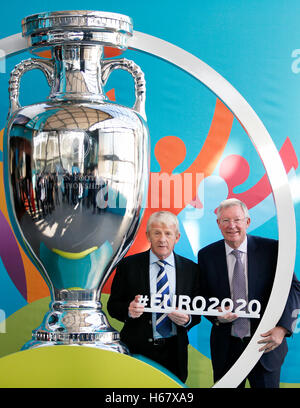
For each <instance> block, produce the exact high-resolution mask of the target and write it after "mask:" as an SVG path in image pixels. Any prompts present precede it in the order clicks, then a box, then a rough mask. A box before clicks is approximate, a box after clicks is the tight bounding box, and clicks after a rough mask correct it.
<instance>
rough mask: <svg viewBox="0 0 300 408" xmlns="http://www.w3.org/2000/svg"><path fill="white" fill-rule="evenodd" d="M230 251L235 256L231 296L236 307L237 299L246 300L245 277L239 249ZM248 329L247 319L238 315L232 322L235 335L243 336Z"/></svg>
mask: <svg viewBox="0 0 300 408" xmlns="http://www.w3.org/2000/svg"><path fill="white" fill-rule="evenodd" d="M231 253H232V254H233V255H234V256H235V258H236V261H235V265H234V270H233V277H232V297H233V303H234V308H236V307H237V306H238V304H237V303H236V301H237V299H245V300H247V293H246V278H245V272H244V266H243V263H242V260H241V253H240V251H238V250H237V249H234V250H233V251H232V252H231ZM242 310H245V308H244V309H241V311H242ZM248 331H249V319H247V318H244V317H239V318H237V319H236V320H235V321H234V322H233V333H234V335H235V336H237V337H240V338H243V337H245V336H246V335H247V333H248Z"/></svg>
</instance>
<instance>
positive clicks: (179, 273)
mask: <svg viewBox="0 0 300 408" xmlns="http://www.w3.org/2000/svg"><path fill="white" fill-rule="evenodd" d="M174 259H175V279H176V281H175V282H176V290H175V292H176V295H180V294H183V283H184V271H183V270H182V262H181V259H180V257H179V256H178V255H177V254H175V253H174Z"/></svg>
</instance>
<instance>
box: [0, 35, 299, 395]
mask: <svg viewBox="0 0 300 408" xmlns="http://www.w3.org/2000/svg"><path fill="white" fill-rule="evenodd" d="M129 47H130V48H133V49H136V50H139V51H143V52H146V53H149V54H151V55H155V56H157V57H159V58H162V59H164V60H166V61H168V62H170V63H172V64H174V65H176V66H177V67H180V68H181V69H183V70H185V71H186V72H188V73H189V74H190V75H192V76H194V77H195V78H196V79H198V80H199V81H201V82H202V83H203V84H204V85H205V86H207V87H208V88H209V89H210V90H211V91H212V92H213V93H214V94H215V95H217V97H218V98H220V99H221V100H222V101H223V103H224V104H225V105H227V106H228V108H229V109H230V110H231V111H232V113H233V114H234V115H235V116H236V118H237V119H238V120H239V121H240V123H241V124H242V126H243V127H244V129H245V131H246V133H247V134H248V136H249V138H250V140H251V141H252V143H253V145H254V146H255V148H256V150H257V152H258V154H259V156H260V158H261V160H262V162H263V165H264V167H265V169H266V172H267V175H268V177H269V181H270V184H271V187H272V191H273V196H274V201H275V206H276V210H277V218H278V234H279V252H278V262H277V269H276V276H275V279H274V285H273V288H272V292H271V296H270V299H269V302H268V305H267V308H266V311H265V313H264V315H263V317H262V320H261V322H260V324H259V326H258V328H257V330H256V332H255V333H254V335H253V338H252V339H251V341H250V343H249V345H248V347H247V348H246V350H245V351H244V353H243V354H242V355H241V356H240V358H239V359H238V360H237V362H236V363H235V364H234V365H233V367H232V368H231V369H230V370H229V371H228V372H227V373H226V374H225V375H224V377H223V378H221V379H220V380H219V381H218V382H217V383H216V384H215V385H214V386H213V388H235V387H237V386H238V385H239V384H240V383H241V381H242V380H243V379H244V378H245V377H246V376H247V375H248V373H249V372H250V371H251V369H252V368H253V367H254V365H255V364H256V363H257V361H258V360H259V358H260V356H261V353H260V352H259V351H258V349H259V346H258V345H257V341H258V340H259V339H260V334H261V333H264V332H266V331H268V330H269V329H271V328H272V327H274V326H275V325H276V323H277V322H278V320H279V319H280V316H281V314H282V312H283V309H284V305H285V303H286V300H287V297H288V294H289V289H290V285H291V281H292V276H293V270H294V264H295V256H296V223H295V212H294V206H293V200H292V195H291V191H290V188H289V184H288V179H287V175H286V172H285V169H284V166H283V163H282V161H281V159H280V156H279V153H278V151H277V149H276V147H275V145H274V143H273V141H272V138H271V137H270V135H269V133H268V131H267V130H266V128H265V127H264V125H263V123H262V122H261V120H260V119H259V117H258V116H257V115H256V113H255V112H254V110H253V109H252V108H251V106H250V105H249V104H248V103H247V101H246V100H245V99H244V98H243V97H242V96H241V95H240V94H239V92H238V91H237V90H236V89H235V88H234V87H233V86H232V85H231V84H230V83H229V82H228V81H226V80H225V79H224V78H223V77H222V76H221V75H220V74H218V73H217V72H216V71H214V70H213V69H212V68H211V67H209V66H208V65H207V64H205V63H204V62H203V61H201V60H200V59H199V58H197V57H195V56H194V55H192V54H190V53H188V52H187V51H184V50H183V49H181V48H179V47H177V46H175V45H173V44H171V43H168V42H166V41H164V40H161V39H159V38H157V37H153V36H151V35H148V34H144V33H141V32H138V31H134V36H133V37H132V38H131V39H130V41H129ZM0 49H1V50H3V51H4V53H5V55H6V56H9V55H11V54H15V53H17V52H21V51H24V50H26V49H27V45H26V42H25V40H24V39H23V38H22V36H21V34H20V33H19V34H15V35H13V36H10V37H6V38H4V39H1V40H0ZM278 299H281V302H278Z"/></svg>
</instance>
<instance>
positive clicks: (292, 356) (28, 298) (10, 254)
mask: <svg viewBox="0 0 300 408" xmlns="http://www.w3.org/2000/svg"><path fill="white" fill-rule="evenodd" d="M66 9H79V10H80V9H87V10H102V11H111V12H117V13H123V14H126V15H129V16H130V17H132V18H133V22H134V29H135V30H136V31H140V32H143V33H147V34H150V35H153V36H155V37H158V38H161V39H163V40H166V41H168V42H170V43H173V44H175V45H177V46H179V47H181V48H183V49H184V50H186V51H188V52H190V53H192V54H194V55H195V56H196V57H198V58H199V59H201V60H202V61H204V62H205V63H207V64H208V65H209V66H210V67H212V68H213V69H214V70H216V71H217V72H218V73H219V74H221V75H222V76H223V77H224V78H225V79H227V80H228V81H229V82H230V83H231V84H232V85H233V86H234V87H235V88H236V89H237V90H238V91H239V92H240V94H241V95H242V96H243V97H244V98H245V99H246V101H247V102H248V103H249V104H250V105H251V107H252V108H253V109H254V110H255V112H256V113H257V115H258V116H259V118H260V119H261V121H262V122H263V123H264V125H265V127H266V128H267V130H268V132H269V134H270V135H271V137H272V139H273V141H274V144H275V145H276V147H277V149H278V151H279V154H280V157H281V159H282V161H283V164H284V167H285V170H286V172H287V175H288V179H289V183H290V187H291V191H292V195H293V201H294V206H295V213H296V223H297V230H298V233H297V237H298V236H299V225H300V183H299V177H300V176H299V164H298V159H299V154H300V138H299V129H300V115H299V101H300V96H299V95H300V26H299V16H300V4H299V2H298V1H297V0H287V1H285V2H282V1H281V0H264V1H260V0H197V1H196V0H187V1H185V2H179V1H177V0H172V1H171V0H165V1H157V0H152V1H151V2H140V1H136V0H130V1H127V2H125V1H124V0H122V1H121V0H111V1H109V2H100V3H99V2H96V1H94V0H86V1H85V2H84V3H82V2H81V1H79V0H73V1H72V2H70V1H67V0H60V1H57V0H52V1H51V2H50V1H47V0H46V1H44V2H42V3H41V2H38V1H36V0H33V1H31V2H30V3H28V4H27V3H24V2H19V1H17V2H15V3H14V5H11V4H9V3H5V4H2V6H1V16H2V22H1V31H0V33H1V35H0V37H1V38H4V37H7V36H10V35H13V34H16V33H19V32H20V31H21V25H20V24H21V20H22V18H23V17H25V16H27V15H29V14H34V13H37V12H41V11H55V10H66ZM124 55H125V56H126V58H129V59H132V60H134V61H135V62H136V63H137V64H139V65H140V67H141V68H142V70H143V71H144V73H145V78H146V82H147V102H146V112H147V118H148V125H149V130H150V135H151V174H150V186H151V180H155V179H156V178H157V176H158V175H160V174H163V173H166V174H168V175H170V176H171V175H173V176H174V177H175V178H176V177H177V176H178V175H180V176H184V174H193V175H196V174H199V173H203V175H204V177H203V179H202V180H201V182H200V183H199V185H197V184H196V183H194V186H193V196H194V199H193V201H192V202H191V203H189V204H187V205H186V203H185V204H182V205H181V206H180V205H178V203H176V202H175V203H174V194H175V196H176V192H175V193H174V192H173V191H172V190H171V191H170V193H168V192H167V193H164V194H167V197H166V196H163V194H162V192H161V195H160V197H159V200H158V204H157V205H158V208H162V209H164V208H166V207H168V204H166V202H165V201H164V200H165V199H166V198H169V199H170V208H168V209H171V211H173V212H175V213H176V214H177V215H178V217H179V220H180V228H181V239H180V241H179V243H178V244H177V247H176V251H177V253H179V254H181V255H184V256H186V257H188V258H190V259H193V260H195V261H196V259H197V252H198V250H199V249H200V248H202V247H203V246H205V245H207V244H209V243H210V242H212V241H214V240H216V239H219V238H220V237H221V236H220V233H219V230H218V228H217V224H216V221H215V209H216V207H217V206H218V203H219V202H220V201H221V200H223V199H226V198H230V197H237V198H239V199H241V200H243V201H244V202H245V203H246V204H247V205H248V208H249V209H250V215H251V219H252V222H251V225H250V228H249V232H250V233H252V234H256V235H262V236H266V237H271V238H277V236H278V231H277V218H276V210H275V206H274V202H273V197H272V190H271V187H270V184H269V181H268V177H267V174H266V172H265V170H264V167H263V165H262V162H261V160H260V157H259V155H258V154H257V152H256V150H255V148H254V146H253V145H252V143H251V141H250V139H249V138H248V136H247V134H246V133H245V131H244V129H243V127H242V125H241V124H240V123H239V122H238V120H237V119H236V118H235V116H234V115H233V114H232V113H231V112H230V110H229V109H228V107H226V106H225V105H224V104H223V103H222V102H221V101H220V100H219V99H218V97H217V96H216V95H214V94H213V93H212V92H211V91H210V90H209V89H207V88H206V87H205V86H204V85H203V84H202V83H201V82H199V81H197V80H196V79H195V78H194V77H192V76H190V75H189V74H188V73H187V72H184V71H182V70H180V69H178V67H176V66H174V65H172V64H169V63H167V62H166V61H164V60H161V59H158V58H155V57H154V56H152V55H149V54H144V53H142V52H138V51H133V50H127V51H126V52H125V53H124ZM29 57H30V55H29V53H27V52H23V53H20V54H18V55H14V56H10V57H9V58H7V59H5V60H2V62H1V66H0V90H1V98H0V129H4V127H5V121H6V116H7V112H8V91H7V89H8V79H9V73H10V71H11V70H12V69H13V67H14V66H15V65H16V64H17V63H18V62H20V61H21V60H23V59H26V58H29ZM37 84H38V85H37ZM105 90H106V92H107V93H108V96H109V97H110V98H111V99H115V100H116V101H117V102H118V103H120V104H124V105H127V106H132V105H133V102H134V92H133V83H132V80H131V78H130V77H129V75H128V74H126V73H125V72H122V71H120V72H115V73H114V74H113V75H112V76H111V77H110V79H109V81H108V83H107V85H106V89H105ZM48 91H49V89H48V85H47V83H46V80H45V78H44V77H43V75H42V74H41V73H40V72H29V73H27V74H26V75H24V77H23V78H22V83H21V91H20V93H21V104H22V105H28V104H30V103H35V102H38V101H41V100H45V99H46V97H47V95H48ZM2 138H3V131H1V139H0V143H1V144H0V170H1V173H0V198H1V200H0V210H1V211H0V357H4V356H6V355H9V354H10V353H14V352H16V351H18V350H19V349H20V347H21V346H22V345H23V343H24V342H25V341H27V340H28V339H29V338H30V337H31V330H32V329H33V328H35V327H36V326H37V325H38V324H39V323H40V321H41V319H42V317H43V313H44V312H45V311H46V310H47V308H48V303H49V301H50V299H49V290H48V288H47V286H46V285H45V283H44V281H43V280H42V278H41V277H40V275H39V273H38V272H37V270H36V269H35V267H34V266H33V265H32V264H31V262H30V260H29V259H28V257H27V256H26V254H25V253H24V252H23V250H22V248H21V246H20V245H19V243H18V242H17V240H16V238H15V235H14V233H13V232H12V230H11V227H10V222H9V220H8V214H7V208H6V202H5V197H4V186H3V177H2V171H3V162H2ZM182 180H187V178H186V179H185V178H184V177H182ZM149 194H151V189H150V191H149ZM175 201H176V200H175ZM174 204H175V205H174ZM156 210H157V208H152V207H151V200H150V202H149V205H148V208H147V209H146V211H145V216H144V221H146V220H147V218H148V216H149V214H150V213H151V212H152V211H156ZM147 248H148V245H147V241H146V238H145V223H144V222H143V223H142V225H141V228H140V230H139V233H138V235H137V237H136V240H135V242H134V244H133V246H132V247H131V249H130V251H129V254H131V253H135V252H137V251H140V250H144V249H147ZM298 252H299V251H298ZM299 266H300V253H297V254H296V264H295V272H296V275H297V276H298V278H300V273H299ZM112 277H113V276H112ZM112 277H111V278H110V279H109V280H108V282H107V283H106V285H105V288H104V290H103V295H102V300H103V303H104V306H105V304H106V300H107V298H108V296H109V292H110V284H111V279H112ZM111 322H112V324H113V325H114V326H115V327H116V328H117V329H119V328H120V324H119V323H118V322H116V321H113V320H111ZM298 327H299V328H298ZM209 331H210V323H208V322H207V321H206V320H205V319H203V320H202V323H201V324H200V325H198V326H197V327H195V328H193V329H192V331H191V332H190V334H189V337H190V349H189V351H190V362H189V364H190V370H189V373H190V374H189V378H188V381H187V385H189V386H193V387H200V388H201V387H208V386H211V385H212V376H211V366H210V351H209ZM298 331H300V324H298V322H296V331H295V334H294V335H293V337H292V338H290V339H289V340H288V345H289V353H288V356H287V358H286V360H285V363H284V366H283V370H282V377H281V382H282V387H290V386H299V387H300V351H299V350H300V335H299V333H298ZM0 361H1V359H0ZM145 385H146V384H145Z"/></svg>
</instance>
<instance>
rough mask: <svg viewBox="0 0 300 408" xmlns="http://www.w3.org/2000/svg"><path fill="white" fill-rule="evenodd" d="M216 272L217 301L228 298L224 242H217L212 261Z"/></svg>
mask: <svg viewBox="0 0 300 408" xmlns="http://www.w3.org/2000/svg"><path fill="white" fill-rule="evenodd" d="M214 267H215V271H216V278H215V279H216V282H217V285H218V288H219V289H218V293H219V295H218V296H219V299H220V300H222V299H225V298H230V297H231V295H230V285H229V279H228V268H227V260H226V250H225V242H224V240H221V241H218V242H217V248H216V257H215V259H214Z"/></svg>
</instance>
